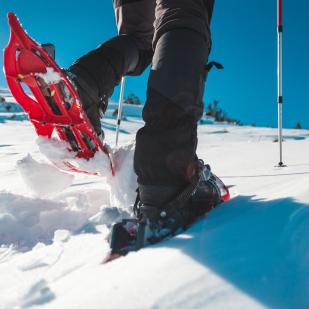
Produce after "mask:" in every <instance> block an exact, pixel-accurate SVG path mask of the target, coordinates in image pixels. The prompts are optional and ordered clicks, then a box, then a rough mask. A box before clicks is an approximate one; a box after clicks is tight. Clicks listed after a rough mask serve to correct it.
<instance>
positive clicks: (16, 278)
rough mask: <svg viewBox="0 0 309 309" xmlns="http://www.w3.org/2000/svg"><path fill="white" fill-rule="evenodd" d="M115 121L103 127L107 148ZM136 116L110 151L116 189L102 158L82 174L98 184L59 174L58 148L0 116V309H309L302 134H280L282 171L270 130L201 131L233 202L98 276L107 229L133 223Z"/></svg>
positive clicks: (305, 141)
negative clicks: (93, 172) (121, 222)
mask: <svg viewBox="0 0 309 309" xmlns="http://www.w3.org/2000/svg"><path fill="white" fill-rule="evenodd" d="M5 95H6V97H7V102H8V101H11V102H12V100H11V97H10V96H9V93H6V94H5ZM12 104H14V103H12ZM113 109H114V106H112V107H110V110H109V111H108V113H109V114H108V115H109V116H108V117H107V118H105V119H104V120H103V122H102V127H103V129H104V131H105V135H106V141H107V143H108V144H109V145H110V146H111V147H114V141H115V119H113V118H112V111H113ZM135 109H136V110H135V111H134V108H133V107H131V112H132V113H133V114H130V115H129V114H125V117H124V120H123V122H122V131H121V135H120V144H121V145H120V147H119V148H117V149H115V148H113V152H114V157H115V158H116V160H117V162H118V170H117V176H116V177H112V176H111V175H110V174H109V173H108V170H107V167H106V165H105V164H106V161H105V158H104V157H100V158H94V159H93V160H91V161H90V162H87V163H85V162H79V163H78V164H80V165H79V166H83V167H84V168H90V167H91V168H93V169H98V170H100V173H101V176H91V175H84V174H72V173H67V172H63V171H60V170H59V169H58V168H57V167H55V165H54V164H53V163H52V162H51V161H53V160H56V159H59V158H63V157H62V156H65V157H66V158H67V159H68V156H69V155H70V154H68V153H66V150H65V147H63V145H61V143H60V142H59V141H52V142H48V141H46V140H44V139H43V140H42V139H37V138H36V134H35V132H34V129H33V127H32V125H31V124H30V123H29V122H28V121H27V120H26V117H24V118H22V119H18V120H16V119H13V120H12V119H10V118H9V117H7V116H6V115H5V114H7V113H9V112H11V111H7V110H0V111H1V113H0V136H1V138H0V278H1V279H0V308H1V309H2V308H4V309H11V308H57V309H59V308H74V309H75V308H94V309H95V308H100V309H101V308H124V307H125V308H132V309H133V308H153V309H154V308H178V309H179V308H185V309H186V308H265V307H268V308H269V307H270V308H309V297H308V295H309V207H308V204H309V187H308V183H309V131H306V130H284V132H283V133H284V143H283V149H284V163H286V165H287V166H286V167H283V168H279V167H277V166H276V164H277V163H278V143H275V142H274V140H275V139H276V135H277V132H276V130H275V129H272V128H257V127H249V126H243V127H238V126H232V125H227V124H216V123H213V122H212V121H210V120H209V119H204V120H203V121H202V122H201V123H202V124H201V125H200V126H199V146H198V155H199V156H200V157H201V158H203V159H204V160H205V161H206V162H207V163H209V164H210V165H211V167H212V170H213V171H214V172H215V173H216V174H217V175H218V176H219V177H220V178H222V180H223V181H224V182H225V183H226V184H227V185H228V186H229V187H230V191H231V195H232V199H231V201H229V202H227V203H225V204H223V205H221V206H220V207H218V208H217V209H215V210H213V211H212V212H211V213H209V214H208V215H206V216H205V218H203V219H201V220H200V221H198V222H197V223H196V224H194V225H193V226H192V227H191V228H189V229H188V230H187V231H185V232H183V233H181V234H180V235H178V236H176V237H174V238H173V239H169V240H166V241H164V242H162V243H160V244H158V245H156V246H153V247H148V248H145V249H143V250H141V251H139V252H136V253H130V254H129V255H128V256H126V257H124V258H120V259H118V260H116V261H114V262H112V263H109V264H102V261H103V260H104V258H105V256H106V254H107V253H108V250H109V248H108V243H107V240H106V238H107V236H108V233H109V230H110V227H111V225H112V223H113V222H116V221H118V220H120V219H121V218H125V217H128V216H130V215H132V204H133V202H134V199H135V189H136V176H135V174H134V172H133V154H134V136H135V133H136V131H137V130H138V128H140V127H141V126H142V125H143V122H142V120H141V119H140V117H139V116H140V109H141V108H140V107H136V108H135ZM19 112H21V111H19ZM21 113H22V112H21ZM20 120H21V121H20ZM57 156H58V157H57ZM83 164H85V165H83Z"/></svg>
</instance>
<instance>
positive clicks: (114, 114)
mask: <svg viewBox="0 0 309 309" xmlns="http://www.w3.org/2000/svg"><path fill="white" fill-rule="evenodd" d="M117 115H118V108H116V109H115V110H114V111H113V116H114V117H117Z"/></svg>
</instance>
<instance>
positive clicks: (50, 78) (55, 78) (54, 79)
mask: <svg viewBox="0 0 309 309" xmlns="http://www.w3.org/2000/svg"><path fill="white" fill-rule="evenodd" d="M36 75H37V76H38V77H41V78H42V79H43V80H44V81H45V83H46V84H48V85H50V84H56V83H58V82H60V81H61V80H62V77H61V75H60V74H59V73H58V72H56V71H55V70H54V69H53V68H51V67H47V68H46V72H45V73H36Z"/></svg>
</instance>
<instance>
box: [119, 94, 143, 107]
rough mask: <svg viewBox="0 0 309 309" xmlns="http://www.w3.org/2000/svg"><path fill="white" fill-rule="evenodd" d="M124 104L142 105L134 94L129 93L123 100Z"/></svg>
mask: <svg viewBox="0 0 309 309" xmlns="http://www.w3.org/2000/svg"><path fill="white" fill-rule="evenodd" d="M123 102H124V103H126V104H132V105H142V102H141V100H140V98H139V97H138V96H136V95H135V94H134V93H130V94H129V95H128V96H127V97H126V98H125V99H124V100H123Z"/></svg>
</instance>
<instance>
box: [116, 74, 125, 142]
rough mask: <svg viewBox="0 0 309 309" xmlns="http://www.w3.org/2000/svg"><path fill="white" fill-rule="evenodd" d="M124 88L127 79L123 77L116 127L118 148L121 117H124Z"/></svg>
mask: <svg viewBox="0 0 309 309" xmlns="http://www.w3.org/2000/svg"><path fill="white" fill-rule="evenodd" d="M124 86H125V77H122V79H121V86H120V95H119V102H118V115H117V127H116V147H117V146H118V137H119V130H120V123H121V117H122V106H123V94H124Z"/></svg>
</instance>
